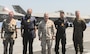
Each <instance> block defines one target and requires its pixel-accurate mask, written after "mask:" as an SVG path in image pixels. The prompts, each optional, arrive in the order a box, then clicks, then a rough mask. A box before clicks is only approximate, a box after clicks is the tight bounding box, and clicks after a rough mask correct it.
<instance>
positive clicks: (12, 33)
mask: <svg viewBox="0 0 90 54" xmlns="http://www.w3.org/2000/svg"><path fill="white" fill-rule="evenodd" d="M5 33H7V34H13V33H14V32H5Z"/></svg>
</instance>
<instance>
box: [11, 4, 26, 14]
mask: <svg viewBox="0 0 90 54" xmlns="http://www.w3.org/2000/svg"><path fill="white" fill-rule="evenodd" d="M12 6H13V8H14V10H15V11H16V12H17V13H21V14H24V15H25V14H26V12H25V11H24V10H23V9H22V8H21V7H20V6H19V5H12Z"/></svg>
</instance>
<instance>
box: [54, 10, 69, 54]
mask: <svg viewBox="0 0 90 54" xmlns="http://www.w3.org/2000/svg"><path fill="white" fill-rule="evenodd" d="M54 23H55V27H56V29H57V32H56V39H55V54H59V51H58V50H59V42H60V40H61V44H62V54H65V52H66V47H65V46H66V32H65V30H66V28H67V27H68V23H67V19H66V18H65V17H64V11H60V18H59V19H58V20H56V21H55V22H54Z"/></svg>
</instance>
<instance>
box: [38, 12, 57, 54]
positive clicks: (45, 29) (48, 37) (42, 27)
mask: <svg viewBox="0 0 90 54" xmlns="http://www.w3.org/2000/svg"><path fill="white" fill-rule="evenodd" d="M38 36H39V40H40V41H41V47H42V51H41V53H42V54H46V45H47V47H48V54H51V47H52V46H51V45H52V40H53V39H54V36H55V26H54V23H53V21H51V20H49V16H48V14H47V13H45V14H44V20H42V21H41V22H40V24H39V26H38Z"/></svg>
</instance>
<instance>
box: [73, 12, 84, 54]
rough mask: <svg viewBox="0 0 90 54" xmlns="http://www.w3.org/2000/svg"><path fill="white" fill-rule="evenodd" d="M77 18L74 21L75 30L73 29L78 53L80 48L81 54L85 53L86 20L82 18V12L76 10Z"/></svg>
mask: <svg viewBox="0 0 90 54" xmlns="http://www.w3.org/2000/svg"><path fill="white" fill-rule="evenodd" d="M75 15H76V18H75V20H74V22H73V25H74V31H73V43H74V48H75V51H76V54H78V48H79V50H80V54H82V53H83V31H85V29H86V24H85V21H84V20H82V19H81V18H80V12H79V11H76V12H75Z"/></svg>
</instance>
